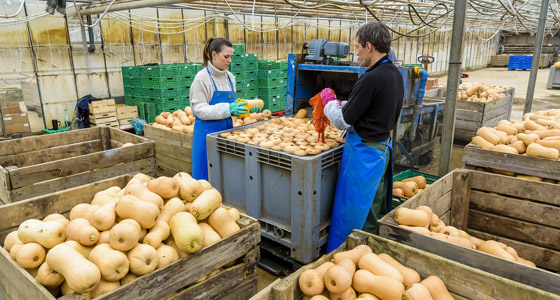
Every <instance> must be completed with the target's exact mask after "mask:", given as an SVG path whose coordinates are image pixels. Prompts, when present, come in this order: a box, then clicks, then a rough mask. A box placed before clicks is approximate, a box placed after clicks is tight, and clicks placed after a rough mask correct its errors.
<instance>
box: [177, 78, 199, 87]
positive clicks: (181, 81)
mask: <svg viewBox="0 0 560 300" xmlns="http://www.w3.org/2000/svg"><path fill="white" fill-rule="evenodd" d="M195 76H196V75H187V76H181V77H178V78H177V80H176V84H177V85H179V86H188V87H189V88H190V86H191V85H192V83H193V82H194V77H195Z"/></svg>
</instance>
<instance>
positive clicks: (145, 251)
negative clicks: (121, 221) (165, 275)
mask: <svg viewBox="0 0 560 300" xmlns="http://www.w3.org/2000/svg"><path fill="white" fill-rule="evenodd" d="M128 263H129V266H130V272H132V273H134V274H136V275H138V276H141V275H144V274H148V273H150V272H152V271H153V270H155V269H156V268H157V266H158V253H157V251H156V249H155V248H154V247H152V246H150V245H146V244H138V245H136V246H135V247H134V248H132V250H130V252H128Z"/></svg>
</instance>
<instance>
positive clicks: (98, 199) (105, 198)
mask: <svg viewBox="0 0 560 300" xmlns="http://www.w3.org/2000/svg"><path fill="white" fill-rule="evenodd" d="M118 198H119V197H117V194H116V193H108V192H104V191H101V192H98V193H97V194H95V196H93V200H92V201H91V204H92V205H99V206H102V205H105V204H107V203H110V202H116V201H117V200H119V199H118Z"/></svg>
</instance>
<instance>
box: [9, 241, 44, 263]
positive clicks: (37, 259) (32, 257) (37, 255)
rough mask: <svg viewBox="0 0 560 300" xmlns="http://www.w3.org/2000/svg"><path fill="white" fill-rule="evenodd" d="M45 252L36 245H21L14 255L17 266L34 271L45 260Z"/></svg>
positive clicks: (41, 247)
mask: <svg viewBox="0 0 560 300" xmlns="http://www.w3.org/2000/svg"><path fill="white" fill-rule="evenodd" d="M45 255H46V251H45V248H43V246H41V245H39V244H38V243H33V242H32V243H27V244H23V245H22V246H21V247H20V248H19V250H18V251H17V253H16V258H15V259H16V261H17V263H18V265H20V267H22V268H26V269H35V268H37V267H39V266H40V265H41V264H42V263H43V261H44V260H45Z"/></svg>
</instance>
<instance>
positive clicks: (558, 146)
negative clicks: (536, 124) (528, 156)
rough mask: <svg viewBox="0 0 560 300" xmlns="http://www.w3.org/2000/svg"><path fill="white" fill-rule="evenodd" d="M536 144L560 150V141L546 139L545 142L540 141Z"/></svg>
mask: <svg viewBox="0 0 560 300" xmlns="http://www.w3.org/2000/svg"><path fill="white" fill-rule="evenodd" d="M536 143H537V144H539V145H541V146H543V147H547V148H552V149H556V150H560V139H558V140H550V139H549V140H547V139H544V140H538V141H537V142H536Z"/></svg>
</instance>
